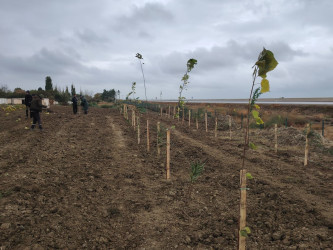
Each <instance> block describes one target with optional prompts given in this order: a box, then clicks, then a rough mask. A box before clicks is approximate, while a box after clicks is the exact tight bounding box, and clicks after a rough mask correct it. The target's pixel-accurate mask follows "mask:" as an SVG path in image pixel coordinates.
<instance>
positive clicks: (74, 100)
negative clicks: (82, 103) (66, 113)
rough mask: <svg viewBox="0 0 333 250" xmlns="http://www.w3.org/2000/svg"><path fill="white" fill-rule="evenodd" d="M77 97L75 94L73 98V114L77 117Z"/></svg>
mask: <svg viewBox="0 0 333 250" xmlns="http://www.w3.org/2000/svg"><path fill="white" fill-rule="evenodd" d="M77 101H78V100H77V97H76V94H74V96H73V98H72V103H73V113H74V115H76V113H77Z"/></svg>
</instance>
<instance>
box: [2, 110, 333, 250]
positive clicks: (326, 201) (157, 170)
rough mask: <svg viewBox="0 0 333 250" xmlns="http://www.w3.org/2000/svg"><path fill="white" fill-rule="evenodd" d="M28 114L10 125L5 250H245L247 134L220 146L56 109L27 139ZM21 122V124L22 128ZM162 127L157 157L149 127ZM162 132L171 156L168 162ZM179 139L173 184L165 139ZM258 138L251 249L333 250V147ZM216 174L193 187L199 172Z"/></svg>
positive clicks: (5, 148) (251, 162)
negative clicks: (242, 216) (242, 174)
mask: <svg viewBox="0 0 333 250" xmlns="http://www.w3.org/2000/svg"><path fill="white" fill-rule="evenodd" d="M24 112H25V110H23V109H22V110H16V111H14V112H11V113H10V114H9V115H5V113H4V112H1V113H0V125H1V126H0V145H1V146H0V192H1V193H0V249H187V248H190V249H236V248H237V236H238V231H237V230H238V214H239V194H240V189H239V171H240V169H241V163H242V159H241V154H242V136H243V132H242V130H241V129H240V128H238V127H237V126H236V125H235V126H234V127H233V129H232V134H231V139H230V133H229V130H228V129H226V130H223V129H220V130H219V131H218V135H217V137H215V136H214V129H213V128H214V124H213V123H212V122H210V125H209V131H208V132H205V129H204V125H203V124H199V130H197V129H196V126H195V123H194V122H193V121H192V124H191V125H190V128H189V126H188V123H187V121H185V123H184V124H182V122H181V121H180V122H178V121H177V120H176V119H172V118H168V117H167V116H163V117H161V116H159V114H158V113H153V112H151V111H150V112H149V113H148V114H147V113H143V114H141V115H140V130H141V132H142V133H141V142H140V144H138V140H137V131H135V130H134V128H133V127H132V126H131V112H129V121H127V120H126V119H124V116H123V115H121V114H120V112H119V110H117V109H111V108H104V109H103V108H90V109H89V113H88V115H83V114H82V111H81V114H78V115H73V114H72V112H71V107H63V106H51V109H50V113H49V114H46V113H45V112H43V113H42V114H41V117H42V121H43V126H44V131H43V132H40V131H39V130H38V129H35V131H30V130H26V129H25V126H30V121H31V120H30V119H25V118H24ZM18 118H20V119H21V120H19V121H17V119H18ZM147 118H148V119H149V124H150V151H149V152H147V144H146V136H147V135H146V120H147ZM157 121H160V122H161V129H162V133H161V134H162V147H161V155H160V156H158V155H157V147H156V142H157V139H156V138H157V132H156V124H157ZM172 125H175V129H171V180H168V181H167V180H166V178H165V172H166V171H165V165H166V156H165V154H166V153H165V151H166V149H165V144H166V143H165V129H166V128H170V127H171V126H172ZM278 134H279V137H278V146H279V148H278V153H277V154H276V153H275V151H274V130H253V131H251V140H252V141H253V142H254V143H255V144H256V145H257V146H258V149H257V150H249V151H248V152H247V155H246V161H245V168H246V169H247V171H248V172H250V173H251V174H252V176H253V177H254V179H252V180H248V185H247V186H248V188H249V190H248V192H247V225H248V226H249V227H250V228H251V231H252V233H251V234H250V235H249V237H248V238H247V249H331V247H332V245H333V194H332V184H333V156H332V154H331V152H330V151H329V148H328V147H329V143H330V142H328V141H326V142H324V144H323V143H322V141H321V138H320V137H318V135H316V134H314V135H313V136H312V137H310V155H309V164H308V166H304V164H303V161H304V160H303V158H304V147H305V136H304V133H303V131H299V130H296V129H293V128H279V129H278ZM195 161H200V162H202V163H205V169H204V171H203V173H202V175H201V176H200V177H199V178H198V180H197V181H196V182H194V183H193V184H191V183H190V181H189V179H190V166H191V164H192V163H194V162H195Z"/></svg>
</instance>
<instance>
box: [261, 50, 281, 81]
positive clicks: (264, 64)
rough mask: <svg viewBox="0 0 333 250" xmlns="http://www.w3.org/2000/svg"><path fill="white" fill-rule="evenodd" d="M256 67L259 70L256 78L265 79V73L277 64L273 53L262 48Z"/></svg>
mask: <svg viewBox="0 0 333 250" xmlns="http://www.w3.org/2000/svg"><path fill="white" fill-rule="evenodd" d="M256 65H257V66H258V68H259V72H258V76H260V77H262V78H266V73H267V72H269V71H272V70H273V69H275V67H276V66H277V65H278V62H277V61H276V59H275V57H274V54H273V52H272V51H270V50H266V49H265V48H264V49H263V51H262V52H261V53H260V55H259V58H258V61H257V62H256Z"/></svg>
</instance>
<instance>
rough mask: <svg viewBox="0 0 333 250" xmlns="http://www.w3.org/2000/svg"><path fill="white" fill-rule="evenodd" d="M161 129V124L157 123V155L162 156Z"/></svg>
mask: <svg viewBox="0 0 333 250" xmlns="http://www.w3.org/2000/svg"><path fill="white" fill-rule="evenodd" d="M160 137H161V127H160V122H157V155H158V156H159V155H160V154H161V147H160V140H161V138H160Z"/></svg>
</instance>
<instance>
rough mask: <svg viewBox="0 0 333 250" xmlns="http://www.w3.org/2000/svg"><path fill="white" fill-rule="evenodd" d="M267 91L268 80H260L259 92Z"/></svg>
mask: <svg viewBox="0 0 333 250" xmlns="http://www.w3.org/2000/svg"><path fill="white" fill-rule="evenodd" d="M268 91H269V81H268V80H267V79H262V80H261V93H266V92H268Z"/></svg>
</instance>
